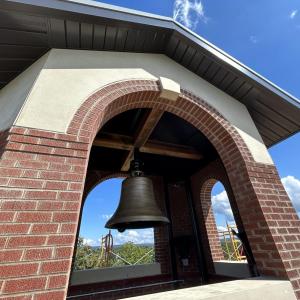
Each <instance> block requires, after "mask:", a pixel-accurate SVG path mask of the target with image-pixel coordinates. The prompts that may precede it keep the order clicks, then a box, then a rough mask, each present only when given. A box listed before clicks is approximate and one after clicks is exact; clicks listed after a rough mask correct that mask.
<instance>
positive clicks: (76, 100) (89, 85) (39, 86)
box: [0, 49, 273, 164]
mask: <svg viewBox="0 0 300 300" xmlns="http://www.w3.org/2000/svg"><path fill="white" fill-rule="evenodd" d="M160 77H165V78H168V79H170V80H172V81H174V82H177V83H178V84H179V85H180V86H181V87H182V88H184V89H186V90H189V91H191V92H192V93H194V94H195V95H197V96H199V97H201V98H202V99H203V100H205V101H206V102H207V103H209V104H210V105H212V106H213V107H214V108H216V109H217V110H218V111H219V112H220V113H221V114H223V116H225V117H226V118H227V120H228V121H230V122H231V123H232V124H233V125H234V126H235V127H236V129H237V130H238V132H239V133H240V135H241V136H242V138H243V139H244V141H245V143H246V145H247V146H248V147H249V150H250V151H251V153H252V155H253V157H254V159H255V160H256V161H257V162H262V163H269V164H272V163H273V162H272V159H271V157H270V155H269V153H268V151H267V149H266V147H265V145H264V143H263V141H262V138H261V136H260V134H259V132H258V130H257V128H256V126H255V124H254V122H253V120H252V118H251V116H250V114H249V112H248V110H247V108H246V106H245V105H243V104H242V103H240V102H239V101H237V100H236V99H234V98H232V97H230V96H229V95H227V94H226V93H224V92H222V91H221V90H219V89H218V88H216V87H214V86H213V85H211V84H209V83H208V82H207V81H205V80H203V79H201V78H200V77H198V76H197V75H195V74H194V73H192V72H190V71H188V70H187V69H185V68H184V67H183V66H181V65H179V64H177V63H176V62H174V61H173V60H171V59H170V58H168V57H167V56H165V55H163V54H145V53H124V52H107V51H105V52H101V51H87V50H63V49H52V50H50V51H49V52H48V53H47V54H46V55H44V56H43V57H42V58H41V59H40V60H38V61H37V62H36V63H34V64H33V65H32V66H31V67H30V68H29V69H27V70H26V71H25V72H23V73H22V74H21V75H20V76H18V77H17V78H16V79H15V80H13V81H12V82H11V83H10V84H9V85H7V86H6V87H4V88H3V89H2V90H1V91H0V108H1V121H0V130H3V129H6V128H8V127H10V126H11V125H12V124H13V122H14V124H15V125H17V126H23V127H30V128H37V129H43V130H48V131H55V132H61V133H64V132H66V130H67V127H68V125H69V123H70V121H71V119H72V118H73V116H74V114H75V113H76V111H77V109H78V108H79V107H80V106H81V104H82V103H83V102H84V101H85V100H86V99H87V97H88V96H90V95H91V94H93V93H94V92H95V91H97V90H99V89H101V87H103V86H105V85H107V84H110V83H112V82H116V81H121V80H126V79H154V80H158V79H159V78H160ZM19 111H20V113H19V114H18V112H19Z"/></svg>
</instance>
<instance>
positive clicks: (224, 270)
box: [214, 260, 251, 278]
mask: <svg viewBox="0 0 300 300" xmlns="http://www.w3.org/2000/svg"><path fill="white" fill-rule="evenodd" d="M214 267H215V272H216V274H218V275H223V276H229V277H234V278H249V277H251V274H250V272H249V268H248V263H247V262H245V261H228V260H220V261H215V262H214Z"/></svg>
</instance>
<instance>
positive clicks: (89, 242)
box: [83, 238, 97, 246]
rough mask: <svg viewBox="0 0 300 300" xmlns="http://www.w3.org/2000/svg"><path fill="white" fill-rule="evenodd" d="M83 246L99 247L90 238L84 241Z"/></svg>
mask: <svg viewBox="0 0 300 300" xmlns="http://www.w3.org/2000/svg"><path fill="white" fill-rule="evenodd" d="M83 244H84V245H88V246H97V242H96V241H95V240H93V239H89V238H87V239H86V238H84V239H83Z"/></svg>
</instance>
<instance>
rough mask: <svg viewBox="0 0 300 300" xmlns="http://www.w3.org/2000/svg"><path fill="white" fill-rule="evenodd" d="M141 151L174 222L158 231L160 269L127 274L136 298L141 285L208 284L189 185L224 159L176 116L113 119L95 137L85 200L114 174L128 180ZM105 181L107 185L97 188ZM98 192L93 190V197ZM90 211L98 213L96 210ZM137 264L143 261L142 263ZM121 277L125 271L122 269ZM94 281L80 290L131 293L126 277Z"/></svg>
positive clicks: (141, 113) (155, 112)
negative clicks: (211, 165)
mask: <svg viewBox="0 0 300 300" xmlns="http://www.w3.org/2000/svg"><path fill="white" fill-rule="evenodd" d="M136 148H137V149H138V155H139V159H141V160H142V161H143V163H144V173H145V174H146V176H147V177H149V178H151V180H152V181H153V185H154V190H155V194H156V201H157V204H158V206H159V207H160V208H161V209H162V211H163V212H164V214H166V215H167V216H168V218H169V219H170V221H171V223H170V225H169V226H163V227H157V228H154V236H153V238H154V241H153V243H154V246H152V247H153V249H154V251H153V252H154V253H155V255H154V260H153V261H151V263H152V264H153V263H156V264H157V265H158V269H157V268H156V269H154V268H152V271H150V268H149V266H147V267H146V268H144V270H143V271H142V273H141V276H139V275H137V272H136V271H135V275H134V276H133V277H132V278H131V277H130V275H128V274H129V273H128V272H127V273H126V275H125V276H127V277H126V279H131V281H130V283H128V284H129V285H130V286H131V287H132V288H133V289H136V294H139V293H140V292H141V290H142V289H143V288H142V287H141V283H142V286H143V287H145V288H147V287H148V285H149V284H151V285H153V284H154V287H157V288H158V286H160V287H159V288H158V289H157V290H161V287H162V286H163V289H167V290H168V289H173V288H175V287H178V286H182V287H184V286H186V285H198V284H199V282H203V281H205V282H209V281H210V280H211V278H210V277H211V276H212V274H210V275H209V274H208V272H207V270H206V266H205V261H206V260H207V257H206V256H205V255H204V252H203V249H202V248H203V245H204V244H205V239H204V238H203V236H204V235H205V233H204V232H201V230H200V228H199V226H198V225H197V223H198V220H197V219H198V218H200V216H198V215H197V213H195V211H194V209H193V207H194V205H195V202H194V199H193V197H192V191H191V189H190V184H189V181H190V178H191V176H192V175H193V174H194V173H196V172H197V171H198V170H201V169H203V168H205V167H206V166H208V165H210V164H211V163H212V162H214V161H216V160H220V157H219V155H218V153H217V151H216V149H215V147H214V146H213V145H212V144H211V142H210V141H209V140H208V139H207V137H206V136H205V135H204V134H203V133H202V132H200V131H199V130H198V129H197V128H195V127H194V126H193V125H191V124H190V123H189V122H187V121H185V120H184V119H182V118H180V117H178V116H176V115H175V114H173V113H170V112H167V111H165V110H161V109H149V108H134V109H130V110H126V111H124V112H121V113H120V114H116V115H114V117H112V118H111V119H110V120H109V121H108V122H106V123H105V125H104V126H102V128H101V129H100V131H99V132H98V133H97V134H96V137H95V139H94V142H93V147H92V149H91V153H90V159H89V164H88V172H87V180H86V184H85V195H88V197H90V196H91V197H92V196H93V192H94V191H96V190H97V189H98V188H99V189H100V188H101V185H102V186H104V185H105V183H106V182H108V181H103V180H104V179H105V178H111V177H114V176H113V174H118V176H122V175H123V176H128V174H129V166H130V165H129V162H130V160H132V158H133V150H134V149H136ZM110 180H116V179H110ZM100 181H103V182H102V183H101V184H100V185H99V186H98V187H97V186H96V187H95V185H97V183H99V182H100ZM119 183H120V181H119ZM93 187H95V188H94V190H92V191H91V192H90V193H89V191H90V190H91V189H92V188H93ZM115 192H116V195H114V194H111V195H109V197H110V198H113V197H115V198H119V197H117V196H118V195H119V194H120V186H118V189H116V190H115ZM88 201H89V199H88V198H87V199H86V201H85V203H86V204H85V205H87V206H86V208H83V213H82V222H84V219H85V218H88V217H87V216H86V215H85V213H86V212H85V210H88V207H89V206H88ZM116 204H117V203H115V204H114V205H115V207H116ZM91 210H92V211H93V213H95V212H94V210H95V207H94V206H93V205H92V208H91ZM113 212H114V209H113V210H112V209H111V210H110V211H103V212H99V215H98V217H99V216H102V217H105V218H108V217H109V216H110V215H111V214H112V213H113ZM93 225H94V226H96V225H95V224H93ZM97 230H98V229H97ZM83 232H84V226H83V225H81V230H80V233H79V236H81V235H83ZM144 233H146V234H148V235H149V233H150V231H149V229H144ZM208 234H210V233H209V232H208ZM112 235H113V237H114V239H115V240H117V241H118V242H119V241H120V240H122V241H123V242H124V241H128V236H129V235H135V237H134V238H137V239H139V241H141V240H142V238H139V237H138V232H137V231H135V230H134V231H132V230H128V231H125V233H124V234H123V237H122V235H121V234H120V233H112ZM86 238H88V239H90V240H93V241H95V237H90V236H88V235H86ZM131 238H132V237H131ZM82 241H83V240H81V242H82ZM85 242H91V241H89V240H85ZM149 250H150V249H149ZM113 251H114V252H117V251H115V250H113ZM116 254H118V253H116ZM145 254H146V253H145ZM137 261H138V262H139V260H138V259H137ZM124 265H126V264H124ZM75 266H76V262H75ZM110 267H113V262H112V265H106V269H109V268H110ZM98 268H99V266H98ZM102 269H105V268H102ZM127 271H128V269H127ZM118 273H119V274H120V273H122V271H120V269H118ZM86 274H87V273H85V275H86ZM95 276H96V277H95V278H91V277H88V276H85V277H84V280H83V281H80V283H81V287H80V289H82V288H83V287H82V285H86V286H87V287H86V288H87V290H89V287H88V286H90V285H93V287H92V289H93V290H94V289H97V292H98V293H104V292H105V286H107V285H108V284H109V286H110V290H111V293H112V295H113V296H116V295H118V293H120V292H121V291H123V289H124V288H126V287H124V283H122V285H121V283H120V282H121V281H122V280H124V278H121V277H118V276H113V277H110V276H108V275H106V274H105V276H104V274H102V277H101V274H100V273H99V272H98V273H95ZM100 277H101V278H102V279H101V278H100ZM74 278H75V279H76V270H74V272H73V274H72V278H71V284H72V285H71V287H70V289H69V293H70V295H74V294H76V292H77V293H78V285H76V280H75V279H74ZM103 278H104V279H103ZM138 278H139V279H138ZM213 280H214V281H215V280H217V279H216V278H214V279H213ZM222 280H226V278H222ZM74 283H75V284H74ZM77 283H78V281H77ZM120 285H121V286H122V287H120Z"/></svg>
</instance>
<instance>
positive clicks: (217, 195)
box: [211, 181, 246, 261]
mask: <svg viewBox="0 0 300 300" xmlns="http://www.w3.org/2000/svg"><path fill="white" fill-rule="evenodd" d="M211 200H212V209H213V213H214V217H215V221H216V226H217V230H218V236H219V240H220V244H221V248H222V252H223V255H224V259H225V260H228V261H246V256H245V253H244V248H243V245H242V242H241V241H240V239H239V237H238V229H237V226H236V222H235V220H234V215H233V211H232V208H231V205H230V201H229V198H228V194H227V192H226V190H225V187H224V185H223V184H222V183H221V182H220V181H217V182H216V183H215V184H214V186H213V188H212V190H211Z"/></svg>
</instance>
